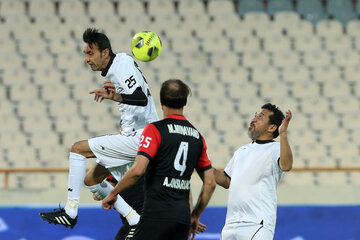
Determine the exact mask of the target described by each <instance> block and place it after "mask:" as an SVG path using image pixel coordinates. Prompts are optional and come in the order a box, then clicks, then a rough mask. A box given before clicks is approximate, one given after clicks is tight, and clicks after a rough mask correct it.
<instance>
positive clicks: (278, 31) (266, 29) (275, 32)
mask: <svg viewBox="0 0 360 240" xmlns="http://www.w3.org/2000/svg"><path fill="white" fill-rule="evenodd" d="M253 29H254V32H255V34H256V36H258V37H260V38H268V37H273V36H274V37H278V36H282V35H283V32H284V30H283V27H281V26H279V25H277V24H275V23H274V22H268V23H264V24H263V25H260V26H254V27H253Z"/></svg>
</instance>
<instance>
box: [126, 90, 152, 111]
mask: <svg viewBox="0 0 360 240" xmlns="http://www.w3.org/2000/svg"><path fill="white" fill-rule="evenodd" d="M120 95H121V96H122V98H123V100H122V103H124V104H128V105H135V106H143V107H144V106H146V105H147V103H148V99H147V97H146V95H145V93H144V92H143V91H142V90H141V87H138V88H137V89H135V91H134V92H133V93H132V94H120Z"/></svg>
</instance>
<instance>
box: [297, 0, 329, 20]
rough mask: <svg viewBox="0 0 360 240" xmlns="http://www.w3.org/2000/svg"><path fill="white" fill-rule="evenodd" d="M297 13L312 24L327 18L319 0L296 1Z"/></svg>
mask: <svg viewBox="0 0 360 240" xmlns="http://www.w3.org/2000/svg"><path fill="white" fill-rule="evenodd" d="M297 12H298V13H299V14H300V15H301V16H302V17H303V18H304V19H305V20H308V21H310V22H312V23H313V24H316V23H317V22H318V21H320V20H323V19H326V18H328V15H327V14H326V12H325V11H324V9H323V6H322V3H321V1H320V0H301V1H297Z"/></svg>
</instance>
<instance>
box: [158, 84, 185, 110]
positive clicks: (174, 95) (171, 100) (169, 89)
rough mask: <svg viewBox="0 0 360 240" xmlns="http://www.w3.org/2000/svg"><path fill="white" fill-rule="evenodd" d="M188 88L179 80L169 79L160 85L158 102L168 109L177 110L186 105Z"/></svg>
mask: <svg viewBox="0 0 360 240" xmlns="http://www.w3.org/2000/svg"><path fill="white" fill-rule="evenodd" d="M190 93H191V90H190V88H189V87H188V86H187V85H186V84H185V83H184V82H182V81H181V80H179V79H169V80H167V81H165V82H163V84H162V85H161V90H160V102H161V104H162V105H165V106H167V107H170V108H174V109H179V108H182V107H184V106H185V105H186V102H187V97H188V96H189V94H190Z"/></svg>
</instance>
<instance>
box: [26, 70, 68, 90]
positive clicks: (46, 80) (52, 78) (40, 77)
mask: <svg viewBox="0 0 360 240" xmlns="http://www.w3.org/2000/svg"><path fill="white" fill-rule="evenodd" d="M32 74H33V76H32V80H33V82H34V83H35V84H36V85H38V86H43V85H47V84H50V85H51V84H54V83H57V84H63V82H62V74H61V73H60V71H56V70H55V69H48V68H44V69H36V70H35V71H33V72H32Z"/></svg>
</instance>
